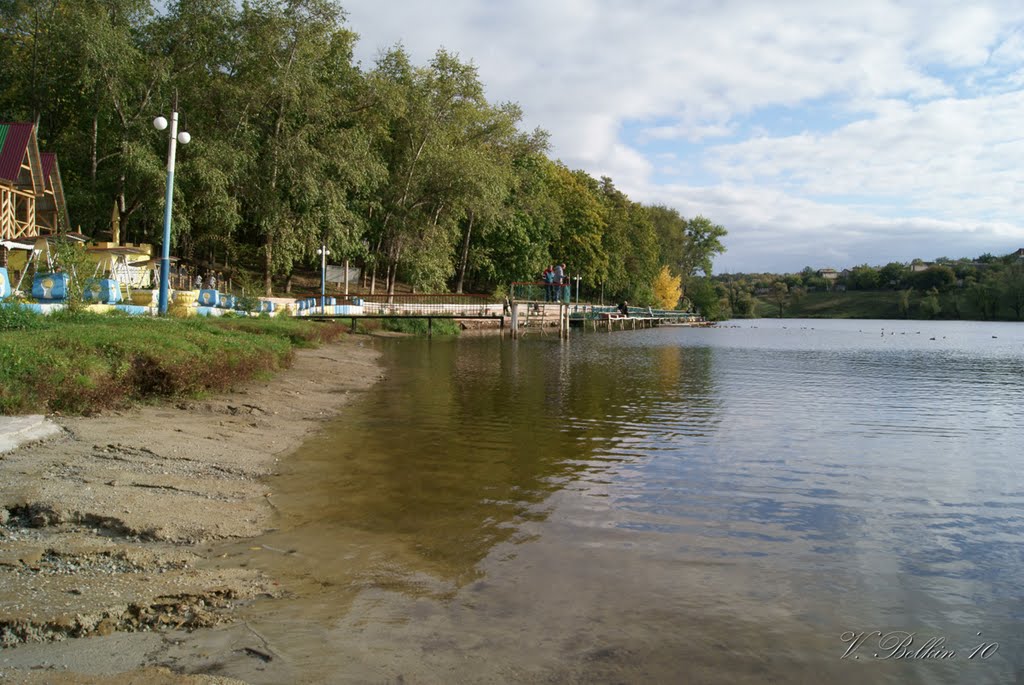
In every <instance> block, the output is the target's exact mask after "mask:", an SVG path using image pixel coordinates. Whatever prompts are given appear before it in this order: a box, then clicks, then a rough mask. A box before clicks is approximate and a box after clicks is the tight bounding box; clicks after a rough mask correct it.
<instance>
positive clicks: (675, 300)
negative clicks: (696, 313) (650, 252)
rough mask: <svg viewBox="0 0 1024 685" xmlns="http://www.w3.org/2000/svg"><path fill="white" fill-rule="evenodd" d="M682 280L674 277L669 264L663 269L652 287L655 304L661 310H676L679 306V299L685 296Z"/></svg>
mask: <svg viewBox="0 0 1024 685" xmlns="http://www.w3.org/2000/svg"><path fill="white" fill-rule="evenodd" d="M682 280H683V279H682V278H681V277H680V276H673V275H672V272H671V271H670V270H669V268H668V265H667V264H666V265H665V266H663V267H661V271H659V272H658V275H657V276H656V277H655V279H654V284H653V286H652V288H653V290H654V302H655V304H657V305H658V307H659V308H660V309H675V308H676V307H677V306H679V299H680V298H681V297H682V296H683V286H682Z"/></svg>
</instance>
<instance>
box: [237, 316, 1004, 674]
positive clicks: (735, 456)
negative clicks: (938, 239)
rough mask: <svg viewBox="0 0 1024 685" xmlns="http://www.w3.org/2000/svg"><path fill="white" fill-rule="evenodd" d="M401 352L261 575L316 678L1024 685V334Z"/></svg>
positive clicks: (628, 340) (968, 332) (297, 473)
mask: <svg viewBox="0 0 1024 685" xmlns="http://www.w3.org/2000/svg"><path fill="white" fill-rule="evenodd" d="M376 344H379V345H381V348H382V350H383V353H384V361H385V364H386V365H387V367H388V368H389V374H388V378H387V380H385V381H383V382H382V383H380V384H379V385H378V386H377V387H375V388H374V390H373V391H372V392H370V393H368V394H367V395H366V397H365V398H364V399H363V400H361V401H360V402H358V403H356V404H355V405H354V406H351V407H350V409H348V410H347V411H346V414H345V416H343V417H340V418H339V419H338V420H337V421H336V422H334V423H333V424H331V425H330V426H329V428H328V430H327V431H326V433H325V434H323V435H322V436H320V437H318V438H316V439H315V440H313V441H311V442H310V443H308V444H307V445H306V446H305V447H304V448H303V449H302V450H301V451H300V453H299V454H298V455H297V456H296V457H295V458H294V459H292V460H290V461H289V463H288V465H287V466H286V467H285V468H286V472H285V473H284V474H282V475H281V476H280V477H278V478H277V479H275V482H274V483H273V484H272V487H273V489H274V491H275V492H276V493H278V496H277V497H275V500H274V501H275V502H276V503H277V505H278V506H279V508H280V511H281V516H280V521H279V524H280V529H279V530H278V531H277V532H275V533H271V534H270V535H268V536H266V538H265V539H264V540H263V541H262V544H263V545H264V547H263V548H262V549H261V550H259V551H251V552H248V553H247V555H248V556H249V557H251V560H250V563H252V564H254V565H256V566H259V567H261V568H264V569H266V570H267V571H268V572H269V573H272V574H274V575H275V576H276V577H279V578H280V579H281V581H280V582H281V583H282V585H283V587H285V588H286V590H287V592H289V593H291V597H290V598H289V599H287V600H281V601H278V602H270V603H263V604H261V605H258V606H257V607H256V608H255V609H254V610H253V611H254V615H253V616H251V617H250V621H251V622H252V623H253V625H258V626H259V630H260V632H261V634H263V635H266V636H269V639H270V640H271V641H273V642H274V644H275V645H276V646H277V647H278V648H280V649H282V650H284V651H285V653H286V654H287V657H288V664H289V667H290V668H292V669H293V671H292V675H293V676H294V677H296V678H300V677H301V679H305V680H308V681H310V682H332V683H333V682H396V681H404V682H409V683H413V682H415V683H419V682H429V683H453V682H467V683H468V682H474V683H475V682H496V683H500V682H580V683H584V682H587V683H589V682H629V683H633V682H637V683H640V682H708V683H762V682H779V683H790V682H793V683H800V682H807V683H818V682H822V681H823V680H826V679H827V680H830V681H832V682H833V683H861V682H891V683H961V682H963V683H968V682H970V683H1005V682H1019V681H1020V680H1021V679H1024V657H1022V656H1021V655H1022V654H1024V651H1022V647H1024V635H1022V632H1024V631H1022V629H1021V626H1022V625H1024V590H1022V589H1021V579H1022V578H1024V554H1022V543H1024V517H1022V507H1024V475H1022V470H1021V468H1020V467H1021V461H1022V459H1021V456H1020V452H1021V448H1022V446H1024V383H1022V381H1024V327H1022V326H1019V325H1015V324H995V323H992V324H987V323H977V322H970V323H967V322H901V321H822V320H813V321H812V320H807V321H801V320H783V321H777V320H758V321H748V322H731V323H729V324H726V325H725V326H723V327H720V328H718V329H685V328H662V329H657V330H645V331H636V332H617V333H611V334H607V333H587V334H577V335H574V337H573V338H572V339H570V340H569V341H568V342H561V341H559V340H558V339H557V338H556V337H555V336H547V337H545V336H533V337H526V338H524V339H522V340H519V341H511V340H508V339H498V338H466V339H458V340H433V341H424V340H411V339H403V340H387V341H382V342H379V343H376ZM267 549H270V550H276V551H277V552H279V553H276V554H275V553H268V552H267V551H266V550H267ZM237 554H243V552H241V551H239V552H237ZM874 631H878V632H879V633H881V634H884V635H889V634H890V633H892V632H896V631H902V632H906V633H910V634H913V640H914V642H913V643H912V645H911V646H906V647H903V648H900V647H898V646H896V647H893V645H894V644H897V645H898V637H895V638H894V637H892V636H889V637H888V639H889V640H896V642H894V643H891V644H890V643H884V644H883V645H882V646H879V637H878V636H877V635H874V634H873V633H874ZM860 633H864V634H865V637H864V639H863V641H859V642H858V638H857V635H858V634H860ZM929 639H931V640H932V642H931V643H928V640H929ZM854 643H856V644H854ZM928 644H930V645H931V646H932V647H933V649H931V650H930V651H928V647H927V645H928ZM993 645H994V646H993ZM922 646H925V650H921V651H919V648H921V647H922ZM982 646H985V648H984V649H983V652H979V653H978V654H976V655H975V656H974V658H969V656H970V655H971V653H972V652H973V651H975V650H977V649H978V648H979V647H982ZM851 648H852V649H851ZM848 650H851V651H850V652H849V653H847V651H848ZM951 652H952V653H953V654H950V653H951ZM844 654H846V656H845V658H844ZM876 654H877V655H878V656H877V657H876V656H875V655H876ZM897 656H903V657H907V658H895V657H897ZM910 657H918V658H910ZM983 657H986V658H983ZM268 677H269V676H268ZM268 682H269V681H268Z"/></svg>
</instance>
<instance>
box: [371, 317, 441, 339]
mask: <svg viewBox="0 0 1024 685" xmlns="http://www.w3.org/2000/svg"><path fill="white" fill-rule="evenodd" d="M380 327H381V328H382V329H383V330H385V331H395V332H397V333H409V334H410V335H423V336H425V335H427V320H426V319H381V320H380ZM431 328H432V333H433V335H458V334H459V332H460V330H459V325H458V324H457V323H455V322H454V321H452V320H451V319H434V321H433V325H432V327H431Z"/></svg>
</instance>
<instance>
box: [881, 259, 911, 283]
mask: <svg viewBox="0 0 1024 685" xmlns="http://www.w3.org/2000/svg"><path fill="white" fill-rule="evenodd" d="M906 271H907V267H905V266H903V265H902V264H900V263H899V262H889V263H888V264H886V265H885V266H883V267H882V268H881V269H880V270H879V272H878V280H879V283H880V285H881V286H882V287H883V288H898V287H899V285H900V283H901V282H902V281H903V277H904V274H905V273H906Z"/></svg>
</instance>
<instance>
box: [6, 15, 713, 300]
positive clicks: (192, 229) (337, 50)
mask: <svg viewBox="0 0 1024 685" xmlns="http://www.w3.org/2000/svg"><path fill="white" fill-rule="evenodd" d="M0 36H2V37H3V40H2V41H0V59H2V60H3V63H4V64H5V65H31V68H28V67H26V68H9V69H3V70H0V111H3V112H5V118H7V119H13V120H28V121H35V120H37V119H38V120H39V122H40V127H39V135H40V141H41V143H42V145H43V146H44V147H45V148H47V149H52V150H55V151H57V152H59V154H60V156H61V170H62V176H63V180H64V186H65V188H66V189H67V190H66V192H67V197H68V204H69V214H70V216H71V217H72V220H73V222H74V224H75V225H81V226H85V227H90V228H91V229H92V230H94V231H97V232H98V231H102V230H105V228H106V227H107V225H108V222H109V221H110V217H111V212H112V210H113V211H114V213H115V214H116V216H117V219H118V221H119V225H120V231H121V235H120V239H121V240H122V241H133V242H154V243H156V242H159V241H160V240H162V233H163V231H162V226H163V221H162V217H163V209H164V208H163V206H162V202H163V197H164V187H165V185H164V184H165V178H166V176H165V168H164V167H165V159H166V154H167V134H166V133H163V134H161V133H157V132H156V131H154V130H153V128H152V125H151V121H152V119H153V116H154V115H155V114H158V113H159V114H163V115H164V116H168V115H169V114H170V110H171V105H172V103H173V102H175V101H177V103H178V111H179V112H180V113H181V118H180V121H181V127H182V129H184V130H188V131H190V132H191V133H192V135H193V142H192V143H191V144H190V145H188V146H185V147H179V149H178V158H177V159H178V161H177V172H176V180H175V188H176V191H175V194H174V207H173V210H174V211H173V218H174V221H173V234H172V240H173V243H174V244H173V245H172V246H171V247H172V249H173V250H174V251H175V253H176V254H177V255H178V256H180V257H184V258H186V259H190V260H194V261H197V262H201V261H204V260H206V261H216V260H219V259H223V260H224V261H225V262H230V264H231V265H232V266H233V267H238V266H244V267H245V268H248V269H253V268H256V269H258V270H259V271H260V272H261V273H262V283H260V284H258V285H259V288H258V290H259V291H261V292H263V293H265V294H267V295H270V294H271V292H272V289H273V286H274V279H275V278H278V279H281V278H282V277H285V278H287V277H288V276H290V275H291V274H292V272H293V271H294V270H295V269H296V268H301V267H310V266H313V265H314V264H315V263H316V261H317V256H316V249H317V248H318V247H319V246H320V245H321V244H324V243H326V244H327V247H328V248H329V249H330V251H331V260H332V262H341V261H343V260H344V259H346V258H347V259H352V260H357V261H358V262H359V263H360V264H361V266H362V267H363V268H364V269H365V271H366V273H368V274H370V273H372V274H374V275H375V276H379V277H382V278H385V279H386V282H387V284H388V286H387V287H388V289H389V290H393V289H394V287H395V283H396V282H397V281H399V280H404V281H405V282H407V283H409V284H411V285H413V286H415V287H417V288H420V289H429V290H442V289H447V288H451V289H454V290H457V291H463V290H465V289H470V288H472V289H476V291H478V292H481V291H490V290H493V288H494V287H495V286H496V285H497V284H500V283H509V282H511V281H515V280H527V279H533V278H536V276H537V274H539V273H540V271H541V269H543V267H544V265H545V264H546V263H550V262H551V261H554V262H558V263H562V262H565V263H566V264H567V265H568V270H569V273H570V274H572V275H579V276H581V277H582V281H581V285H582V289H583V292H584V296H586V295H587V293H588V291H589V293H590V294H592V295H596V294H597V293H598V292H600V291H601V289H602V288H603V290H604V292H605V293H606V295H607V296H608V297H628V298H629V299H630V300H631V301H636V302H640V301H643V300H650V299H651V298H652V297H653V295H652V294H651V291H650V288H651V283H652V282H653V279H654V277H655V276H656V275H657V274H658V271H659V270H660V268H661V266H663V265H668V266H670V267H671V268H672V270H673V272H674V273H679V274H681V275H682V276H683V277H684V278H688V277H690V276H692V275H695V274H696V273H698V272H700V273H703V274H704V275H707V274H709V273H710V272H711V266H712V259H713V258H714V256H715V255H717V254H721V253H722V252H723V251H724V246H723V245H722V242H721V241H722V239H723V237H724V236H725V229H724V228H723V227H721V226H718V225H716V224H714V223H713V222H711V221H710V220H708V219H706V218H704V217H699V216H698V217H694V218H690V219H686V218H683V217H682V216H681V215H680V214H679V213H678V212H677V211H675V210H672V209H668V208H664V207H659V208H651V207H644V206H642V205H640V204H638V203H636V202H633V201H631V200H630V199H629V198H628V197H627V196H626V195H625V194H624V193H622V192H621V191H619V190H617V189H616V188H615V186H614V184H613V182H612V180H611V179H608V178H603V179H601V180H597V179H594V178H592V177H591V176H590V175H588V174H587V173H584V172H582V171H578V170H570V169H568V168H566V167H565V166H564V165H562V164H561V163H557V162H554V161H552V160H550V159H549V158H548V157H547V156H546V153H547V150H548V136H547V134H546V133H545V132H544V131H543V130H539V129H538V130H535V131H531V132H524V131H521V130H520V129H519V127H520V125H521V123H522V120H523V113H522V111H521V110H520V108H519V106H518V105H516V104H515V103H493V102H489V101H488V99H487V98H486V94H485V87H484V84H483V83H482V82H481V81H480V78H479V74H478V72H477V69H476V67H475V66H474V64H473V63H472V61H468V60H463V59H461V58H459V57H458V56H457V55H454V54H452V53H450V52H447V51H445V50H438V51H437V52H436V53H435V55H434V56H433V58H432V59H431V60H430V61H429V62H428V63H427V64H423V65H417V64H414V63H413V62H412V60H411V58H410V56H409V55H408V53H407V52H406V51H405V50H403V49H402V48H394V49H392V50H389V51H387V52H385V53H384V54H382V55H381V57H380V58H379V59H378V60H377V61H376V62H375V63H374V64H373V65H372V66H370V68H368V69H366V70H363V69H362V68H361V66H360V65H359V64H357V63H356V62H355V61H354V58H353V49H354V46H355V41H356V34H355V32H354V31H353V30H352V28H350V27H349V26H348V25H347V24H346V21H345V13H344V11H343V8H342V4H341V3H340V2H338V1H337V0H288V1H287V2H285V1H282V0H249V1H248V2H244V3H238V2H233V1H232V0H201V1H196V0H170V1H169V2H161V3H156V2H153V1H152V0H103V1H102V2H96V1H95V0H38V1H37V2H22V1H17V2H13V1H10V2H5V3H2V4H0ZM70 228H72V227H70V226H68V227H64V229H70ZM240 272H241V271H240V270H238V269H236V270H235V277H236V281H237V276H238V274H239V273H240ZM255 285H256V284H247V285H246V286H245V292H244V294H245V295H254V294H255V293H256V291H257V288H256V287H254V286H255ZM76 306H77V305H76Z"/></svg>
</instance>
